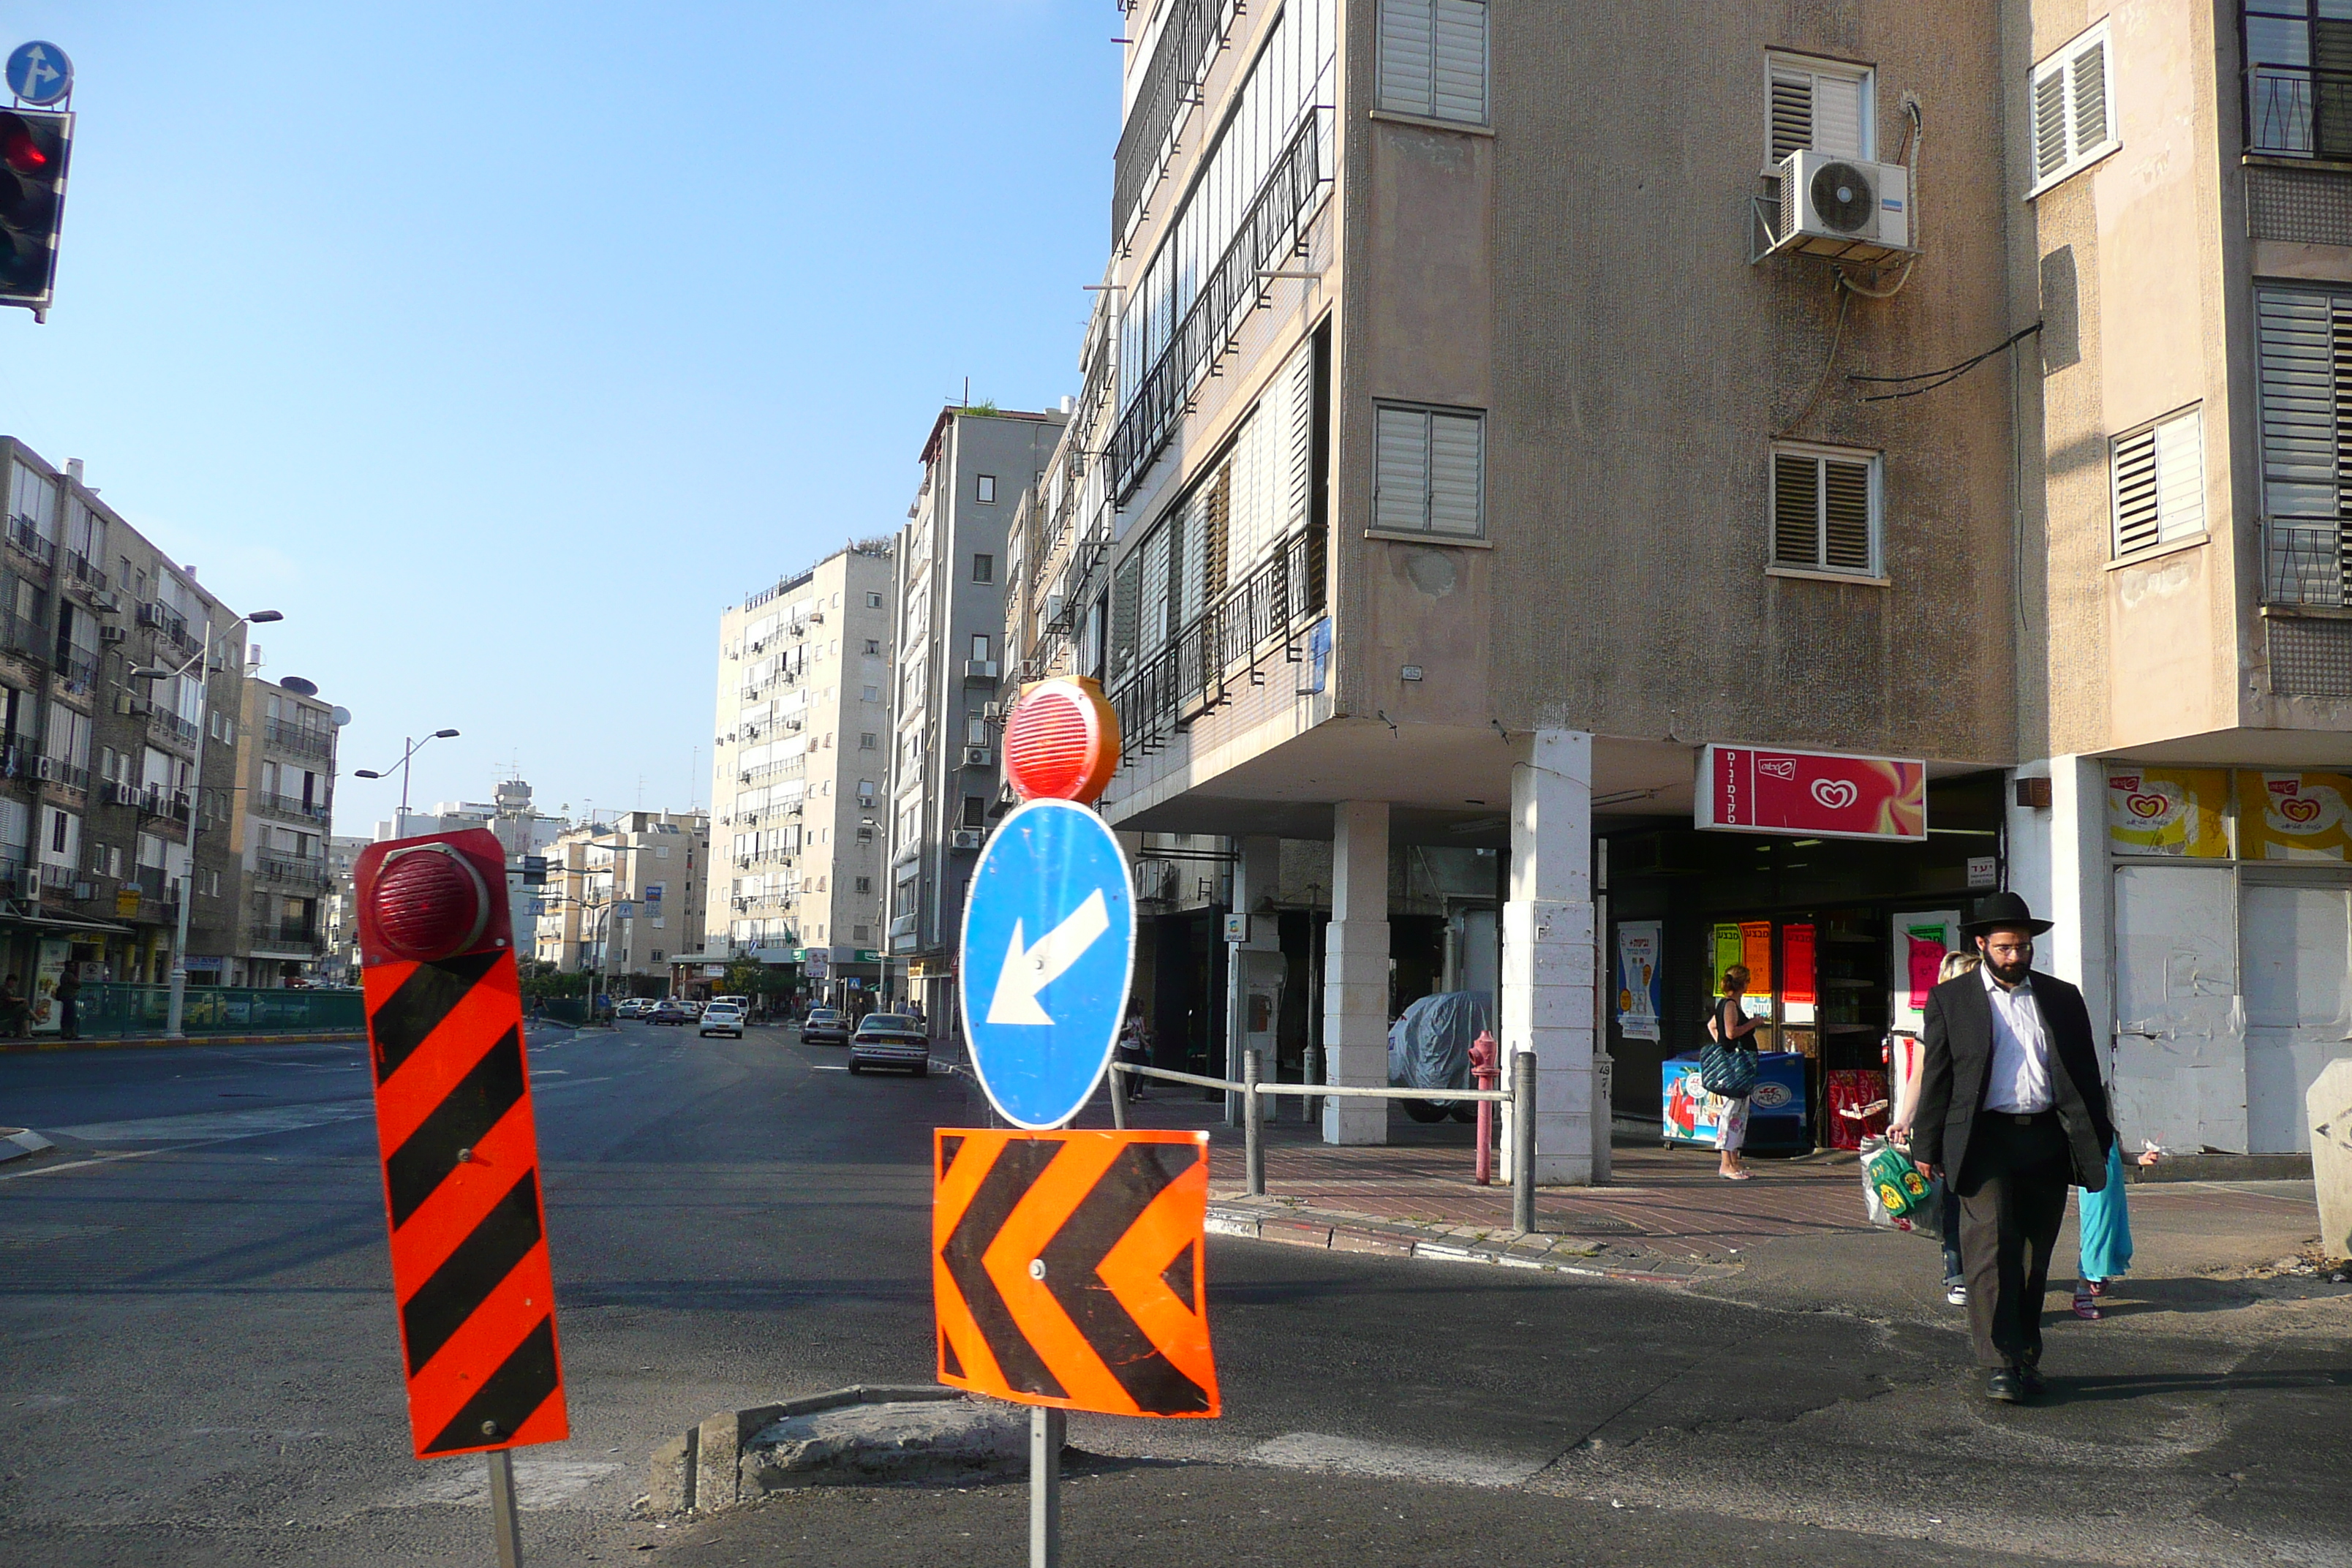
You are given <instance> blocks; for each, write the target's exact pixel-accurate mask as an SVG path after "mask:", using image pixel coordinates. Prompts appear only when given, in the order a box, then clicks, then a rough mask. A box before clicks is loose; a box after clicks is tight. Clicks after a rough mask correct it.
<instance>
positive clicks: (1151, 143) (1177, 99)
mask: <svg viewBox="0 0 2352 1568" xmlns="http://www.w3.org/2000/svg"><path fill="white" fill-rule="evenodd" d="M1240 12H1241V5H1240V0H1178V3H1177V5H1175V7H1174V8H1173V9H1172V10H1171V13H1170V15H1169V16H1168V19H1167V20H1166V21H1165V22H1163V23H1161V24H1160V41H1159V42H1158V43H1157V44H1155V45H1153V46H1152V50H1151V63H1150V65H1148V66H1146V67H1145V68H1144V69H1143V85H1142V86H1141V87H1140V88H1139V89H1137V90H1136V94H1135V102H1134V104H1133V105H1132V106H1131V107H1129V110H1128V111H1127V124H1126V125H1125V127H1124V128H1122V129H1121V130H1120V132H1119V133H1118V153H1117V155H1116V156H1115V157H1114V158H1113V159H1112V161H1111V181H1110V190H1111V195H1110V242H1111V244H1112V245H1113V246H1115V247H1117V246H1123V245H1124V244H1125V243H1126V240H1127V234H1128V229H1129V226H1131V225H1132V224H1133V223H1134V221H1135V218H1136V216H1137V209H1139V207H1140V206H1142V205H1143V198H1144V195H1145V194H1146V193H1147V192H1149V191H1150V189H1151V187H1152V186H1153V185H1154V184H1157V183H1158V182H1159V179H1160V174H1161V173H1162V172H1163V171H1164V170H1165V169H1166V168H1167V167H1168V161H1169V159H1170V157H1171V155H1173V153H1174V152H1175V147H1174V145H1173V143H1174V141H1175V135H1176V127H1177V124H1178V122H1179V121H1181V120H1182V119H1183V118H1184V110H1186V109H1187V108H1189V107H1191V106H1192V105H1193V104H1196V103H1198V102H1200V101H1201V78H1202V74H1203V72H1204V70H1205V68H1206V66H1207V62H1208V58H1209V52H1210V50H1211V48H1212V47H1214V46H1217V45H1221V44H1223V42H1224V39H1225V36H1226V34H1228V33H1229V32H1231V31H1232V29H1233V23H1234V17H1235V16H1238V15H1239V14H1240Z"/></svg>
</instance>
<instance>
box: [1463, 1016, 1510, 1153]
mask: <svg viewBox="0 0 2352 1568" xmlns="http://www.w3.org/2000/svg"><path fill="white" fill-rule="evenodd" d="M1502 1076H1503V1075H1502V1074H1501V1073H1499V1072H1497V1071H1496V1070H1495V1032H1494V1031H1493V1030H1492V1029H1481V1030H1479V1031H1478V1037H1477V1038H1476V1039H1475V1040H1473V1041H1471V1042H1470V1079H1471V1082H1472V1083H1473V1084H1475V1086H1476V1087H1478V1088H1480V1089H1493V1088H1494V1087H1495V1085H1496V1082H1497V1081H1499V1080H1500V1079H1501V1078H1502ZM1494 1181H1495V1102H1494V1101H1493V1100H1480V1101H1479V1102H1478V1184H1479V1185H1480V1186H1482V1187H1485V1186H1491V1185H1493V1184H1494Z"/></svg>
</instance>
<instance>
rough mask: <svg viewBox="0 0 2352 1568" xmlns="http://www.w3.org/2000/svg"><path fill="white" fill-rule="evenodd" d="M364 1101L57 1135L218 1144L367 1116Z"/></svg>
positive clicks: (209, 1114) (203, 1114)
mask: <svg viewBox="0 0 2352 1568" xmlns="http://www.w3.org/2000/svg"><path fill="white" fill-rule="evenodd" d="M369 1110H371V1107H370V1105H369V1103H368V1101H366V1100H313V1101H310V1102H309V1103H307V1104H301V1105H267V1106H256V1107H255V1108H254V1109H253V1110H199V1111H196V1112H194V1113H193V1114H188V1115H182V1116H149V1117H142V1118H140V1119H137V1120H135V1121H89V1122H84V1123H82V1124H81V1125H80V1126H78V1127H59V1128H55V1129H53V1130H52V1131H56V1132H58V1133H59V1134H61V1135H63V1136H65V1137H68V1138H74V1139H79V1141H81V1142H85V1143H174V1142H183V1143H184V1142H191V1141H195V1142H206V1143H212V1142H225V1141H226V1140H228V1139H232V1138H257V1137H260V1136H262V1135H263V1134H265V1133H269V1132H299V1131H302V1130H303V1129H305V1128H309V1127H325V1126H329V1125H331V1124H332V1123H335V1122H338V1121H352V1119H354V1118H356V1117H361V1116H365V1115H367V1114H368V1113H369Z"/></svg>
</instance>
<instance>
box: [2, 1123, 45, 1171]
mask: <svg viewBox="0 0 2352 1568" xmlns="http://www.w3.org/2000/svg"><path fill="white" fill-rule="evenodd" d="M56 1147H57V1145H56V1144H54V1143H52V1142H49V1141H48V1140H47V1139H46V1138H44V1137H42V1136H41V1135H40V1134H39V1133H37V1132H36V1131H33V1130H32V1129H31V1128H29V1127H11V1128H8V1129H6V1130H5V1131H0V1165H5V1164H6V1163H8V1162H9V1161H11V1160H22V1159H24V1158H26V1156H27V1155H31V1154H37V1153H39V1152H41V1151H42V1150H44V1149H54V1148H56Z"/></svg>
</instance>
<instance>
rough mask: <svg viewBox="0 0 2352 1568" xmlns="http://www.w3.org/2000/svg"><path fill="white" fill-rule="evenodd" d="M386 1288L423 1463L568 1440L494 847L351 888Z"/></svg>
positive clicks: (393, 856) (371, 853) (397, 850)
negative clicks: (388, 1248)
mask: <svg viewBox="0 0 2352 1568" xmlns="http://www.w3.org/2000/svg"><path fill="white" fill-rule="evenodd" d="M354 881H355V889H354V890H355V892H356V895H357V902H358V905H359V918H360V963H361V965H362V984H363V988H364V990H365V992H366V1004H367V1024H368V1055H369V1058H370V1061H371V1063H372V1065H373V1068H374V1076H375V1119H376V1133H377V1137H378V1139H379V1141H380V1142H381V1144H382V1148H383V1195H384V1209H385V1213H386V1215H387V1216H388V1218H389V1220H390V1222H391V1227H392V1280H393V1289H394V1295H395V1296H396V1297H397V1298H398V1299H399V1302H400V1342H401V1351H402V1354H403V1356H404V1359H405V1362H406V1373H407V1379H408V1421H409V1429H410V1434H411V1436H412V1437H413V1438H414V1440H415V1447H416V1457H417V1458H420V1459H430V1458H446V1456H449V1455H452V1454H470V1453H478V1452H481V1451H484V1450H497V1449H504V1448H510V1447H521V1446H523V1445H525V1444H530V1443H553V1442H560V1441H562V1439H563V1438H565V1437H568V1436H571V1426H570V1422H569V1419H568V1418H567V1416H566V1415H565V1411H564V1404H563V1373H562V1362H561V1360H560V1358H559V1356H558V1354H557V1351H556V1342H555V1287H554V1279H553V1276H552V1272H551V1268H550V1267H549V1264H548V1258H547V1220H546V1209H545V1205H544V1204H543V1202H542V1201H541V1195H540V1187H539V1138H538V1133H537V1131H536V1128H535V1127H534V1125H533V1123H532V1121H531V1110H530V1074H529V1070H528V1068H527V1066H526V1063H525V1059H524V1054H523V1035H522V1001H521V995H520V986H519V984H518V981H517V978H516V972H515V960H514V953H513V951H512V948H511V941H512V933H513V927H512V925H511V923H510V921H509V916H508V910H507V898H506V855H505V851H504V850H503V849H502V848H501V847H499V841H498V840H497V839H496V838H495V837H492V836H491V835H490V834H489V833H488V831H487V830H484V829H481V828H475V829H472V830H470V831H467V832H465V833H448V834H436V835H432V836H430V837H423V838H404V839H394V840H393V841H391V842H389V843H384V844H376V845H373V846H371V847H369V848H368V849H367V850H365V851H364V852H363V853H362V855H361V856H360V860H359V865H358V867H357V868H356V874H355V877H354Z"/></svg>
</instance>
